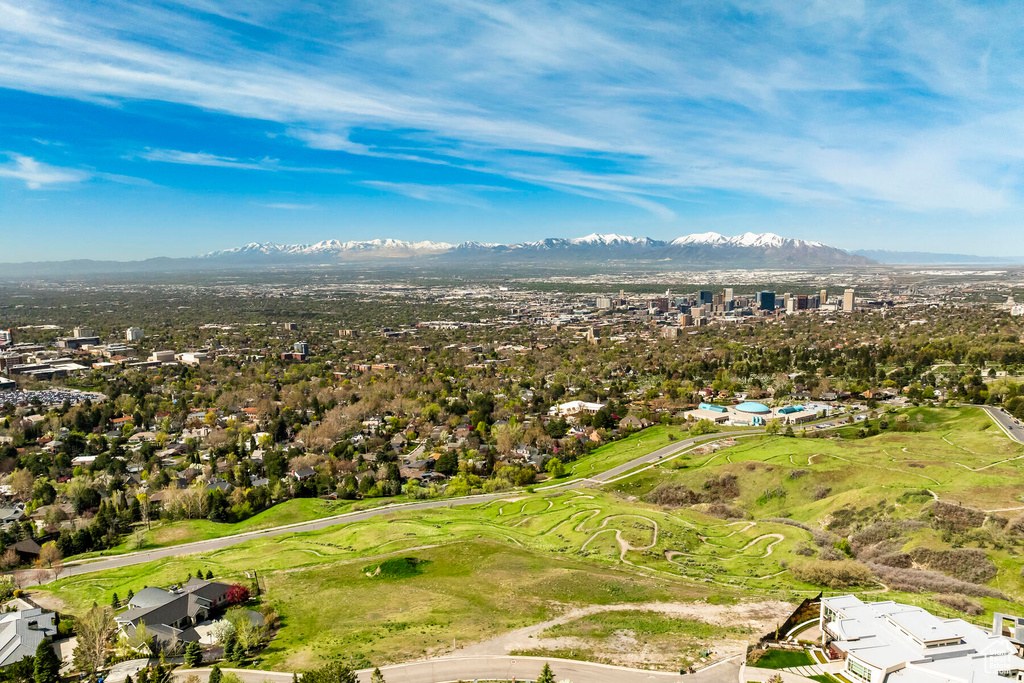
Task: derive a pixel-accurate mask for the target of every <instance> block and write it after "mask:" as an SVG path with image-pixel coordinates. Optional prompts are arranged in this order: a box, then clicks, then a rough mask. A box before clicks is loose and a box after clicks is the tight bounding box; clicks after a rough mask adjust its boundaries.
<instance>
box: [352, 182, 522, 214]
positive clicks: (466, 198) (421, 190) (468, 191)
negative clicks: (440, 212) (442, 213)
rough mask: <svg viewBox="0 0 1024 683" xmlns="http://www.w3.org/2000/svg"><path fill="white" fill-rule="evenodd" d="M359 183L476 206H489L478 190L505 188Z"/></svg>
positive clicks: (434, 200)
mask: <svg viewBox="0 0 1024 683" xmlns="http://www.w3.org/2000/svg"><path fill="white" fill-rule="evenodd" d="M359 184H360V185H363V186H364V187H370V188H373V189H375V190H381V191H382V192H393V193H395V194H400V195H404V196H406V197H411V198H412V199H419V200H421V201H424V202H440V203H442V204H459V205H462V206H472V207H476V208H485V207H487V206H488V203H487V202H486V201H484V200H483V199H481V198H480V197H479V196H478V194H477V193H478V192H484V191H502V190H503V188H493V187H490V186H484V185H423V184H419V183H394V182H389V181H385V180H364V181H361V182H360V183H359Z"/></svg>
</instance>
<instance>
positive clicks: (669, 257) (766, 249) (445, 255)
mask: <svg viewBox="0 0 1024 683" xmlns="http://www.w3.org/2000/svg"><path fill="white" fill-rule="evenodd" d="M198 258H201V259H205V260H211V261H218V262H234V263H250V262H251V263H311V264H313V263H329V262H337V261H353V260H374V259H413V258H431V259H434V260H440V261H457V262H461V263H465V262H467V261H469V260H484V261H498V260H500V261H518V260H529V261H541V260H547V261H551V260H557V259H573V260H577V261H587V262H594V261H621V260H630V261H636V260H651V261H672V262H679V263H680V264H681V265H682V264H685V265H693V266H700V265H707V266H716V267H718V266H728V265H733V266H736V267H756V266H759V265H760V266H772V267H774V266H780V265H785V266H793V267H801V266H803V267H809V266H822V265H867V264H870V263H872V261H870V260H869V259H867V258H865V257H863V256H859V255H856V254H851V253H848V252H846V251H843V250H841V249H836V248H835V247H830V246H828V245H827V244H823V243H821V242H810V241H807V240H799V239H789V238H786V237H780V236H779V235H775V234H773V233H753V232H748V233H744V234H742V235H736V236H734V237H726V236H725V235H720V234H718V233H716V232H704V233H697V234H693V235H685V236H683V237H678V238H676V239H674V240H670V241H664V240H656V239H651V238H650V237H632V236H629V235H617V234H608V235H600V234H597V233H594V234H591V235H587V236H585V237H575V238H571V239H566V238H560V237H549V238H546V239H542V240H537V241H534V242H520V243H518V244H494V243H483V242H462V243H460V244H449V243H447V242H432V241H420V242H414V241H406V240H397V239H390V238H388V239H373V240H359V241H347V242H343V241H341V240H324V241H321V242H317V243H315V244H275V243H272V242H252V243H250V244H246V245H244V246H241V247H235V248H233V249H225V250H222V251H214V252H210V253H208V254H204V255H203V256H200V257H198Z"/></svg>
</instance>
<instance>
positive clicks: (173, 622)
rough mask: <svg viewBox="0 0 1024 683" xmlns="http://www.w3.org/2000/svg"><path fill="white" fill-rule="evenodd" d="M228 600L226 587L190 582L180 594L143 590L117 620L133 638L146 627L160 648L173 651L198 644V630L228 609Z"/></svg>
mask: <svg viewBox="0 0 1024 683" xmlns="http://www.w3.org/2000/svg"><path fill="white" fill-rule="evenodd" d="M227 597H228V584H226V583H218V582H214V581H204V580H203V579H190V580H189V581H188V583H186V584H185V585H184V586H182V587H181V588H179V589H177V590H164V589H162V588H144V589H142V590H141V591H139V592H138V594H137V595H135V596H134V597H132V599H131V601H129V603H128V609H127V610H125V611H124V612H121V613H120V614H118V615H116V616H115V617H114V619H115V621H117V626H118V629H119V630H120V631H121V632H122V633H123V634H125V635H126V636H128V637H129V638H131V637H133V636H134V635H135V632H136V629H137V628H138V627H139V624H145V626H146V630H147V631H148V632H149V633H151V634H153V637H154V639H155V640H156V642H157V645H158V646H159V647H161V648H171V649H173V648H174V646H176V645H177V644H178V643H189V642H198V641H199V634H198V633H196V630H195V628H194V626H195V625H196V624H199V623H201V622H203V621H206V620H207V619H209V618H210V616H211V614H212V613H213V611H214V610H216V609H219V608H221V607H224V606H226V604H227Z"/></svg>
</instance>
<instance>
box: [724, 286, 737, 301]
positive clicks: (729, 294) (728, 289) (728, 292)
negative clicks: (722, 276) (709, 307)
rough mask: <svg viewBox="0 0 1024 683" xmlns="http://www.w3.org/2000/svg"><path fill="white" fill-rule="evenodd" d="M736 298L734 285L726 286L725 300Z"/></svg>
mask: <svg viewBox="0 0 1024 683" xmlns="http://www.w3.org/2000/svg"><path fill="white" fill-rule="evenodd" d="M734 298H736V297H734V296H733V295H732V287H726V288H725V300H726V301H732V300H733V299H734Z"/></svg>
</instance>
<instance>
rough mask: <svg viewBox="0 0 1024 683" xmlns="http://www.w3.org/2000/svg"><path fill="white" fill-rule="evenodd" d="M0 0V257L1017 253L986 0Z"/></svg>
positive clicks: (1008, 23) (1004, 71)
mask: <svg viewBox="0 0 1024 683" xmlns="http://www.w3.org/2000/svg"><path fill="white" fill-rule="evenodd" d="M0 20H2V23H3V25H4V31H3V32H2V33H0V92H2V93H3V96H2V98H0V113H2V115H3V117H4V120H5V124H6V125H5V126H4V133H5V134H4V136H3V142H2V143H0V198H2V204H3V210H2V212H0V220H2V222H0V262H19V261H45V260H62V259H68V258H93V259H114V260H131V259H143V258H148V257H153V256H175V257H177V256H192V255H196V254H198V253H203V252H207V251H214V250H218V249H226V248H232V247H237V246H239V245H241V244H245V243H247V242H254V241H255V242H263V241H269V242H276V243H283V244H294V243H314V242H318V241H321V240H325V239H339V240H364V239H372V238H380V237H391V238H398V239H406V240H433V241H445V242H455V243H457V242H462V241H466V240H477V241H485V242H504V243H516V242H522V241H528V240H535V239H541V238H546V237H577V236H582V235H586V234H589V233H593V232H597V233H617V234H625V235H637V236H640V235H644V236H650V237H652V238H655V239H664V240H671V239H673V238H676V237H679V236H681V235H686V234H692V233H700V232H707V231H714V232H719V233H722V234H725V235H738V234H741V233H744V232H748V231H751V232H757V233H760V232H774V233H778V234H780V235H783V236H785V237H790V238H798V239H805V240H816V241H822V242H825V243H827V244H830V245H832V246H835V247H839V248H843V249H848V250H855V249H891V250H896V251H931V252H946V253H968V254H977V255H980V256H1007V255H1011V256H1020V255H1022V254H1024V242H1022V241H1021V240H1020V238H1019V236H1018V234H1019V227H1018V226H1017V218H1016V214H1018V213H1019V208H1020V205H1021V200H1022V192H1021V182H1020V180H1021V179H1020V172H1021V168H1020V159H1021V158H1022V157H1024V126H1022V125H1021V123H1020V121H1024V117H1021V116H1020V113H1021V112H1020V110H1021V108H1022V106H1024V97H1022V95H1024V93H1022V84H1021V83H1020V81H1019V79H1018V78H1017V76H1016V64H1017V63H1019V58H1020V48H1019V46H1017V45H1015V44H1014V37H1015V36H1016V35H1019V32H1020V29H1021V28H1022V26H1021V24H1022V23H1024V18H1022V17H1021V16H1019V13H1017V12H1015V11H1014V8H1013V7H1007V6H995V5H978V6H974V5H971V6H965V5H961V4H957V3H949V4H944V5H941V6H939V5H933V4H927V5H920V6H917V5H912V4H908V3H895V4H888V3H887V4H879V3H860V2H829V3H824V2H804V3H798V2H792V3H781V4H775V5H774V6H773V7H772V8H771V9H767V8H764V7H760V6H758V5H756V4H752V3H745V2H731V3H725V4H721V5H715V6H714V7H708V6H704V5H703V4H701V3H692V4H683V5H678V6H675V7H674V8H673V9H671V10H667V9H666V8H664V7H662V6H661V5H658V4H635V3H630V4H627V5H616V4H604V5H598V6H595V5H579V4H573V5H565V4H558V5H553V4H546V3H512V4H493V3H487V2H473V1H470V0H466V1H464V2H457V3H443V4H441V3H429V2H424V3H416V4H415V5H410V4H407V3H365V4H364V3H344V4H341V5H331V7H330V8H327V7H324V6H321V5H303V6H302V7H301V8H299V9H293V7H292V4H291V3H283V2H280V3H279V2H261V3H232V2H228V3H216V4H215V3H207V2H205V1H203V0H187V1H185V2H176V3H141V4H132V5H128V4H125V3H120V2H90V3H82V4H76V5H74V6H66V5H62V4H61V3H55V2H47V1H46V0H30V1H28V2H24V3H20V4H18V5H17V6H15V5H13V4H10V3H7V2H2V1H0ZM32 234H36V235H43V234H45V235H47V236H48V239H47V240H46V242H45V245H43V246H41V245H40V244H39V243H37V242H36V241H34V240H31V239H26V238H25V236H26V235H32Z"/></svg>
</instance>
